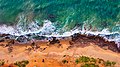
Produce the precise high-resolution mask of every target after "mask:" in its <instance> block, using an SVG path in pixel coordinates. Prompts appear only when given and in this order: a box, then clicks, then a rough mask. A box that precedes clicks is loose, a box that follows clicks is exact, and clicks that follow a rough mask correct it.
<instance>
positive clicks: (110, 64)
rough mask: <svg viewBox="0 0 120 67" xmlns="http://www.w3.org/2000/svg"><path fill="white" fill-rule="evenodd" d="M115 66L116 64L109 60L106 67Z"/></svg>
mask: <svg viewBox="0 0 120 67" xmlns="http://www.w3.org/2000/svg"><path fill="white" fill-rule="evenodd" d="M115 64H116V62H110V61H109V60H107V61H106V62H105V66H114V65H115Z"/></svg>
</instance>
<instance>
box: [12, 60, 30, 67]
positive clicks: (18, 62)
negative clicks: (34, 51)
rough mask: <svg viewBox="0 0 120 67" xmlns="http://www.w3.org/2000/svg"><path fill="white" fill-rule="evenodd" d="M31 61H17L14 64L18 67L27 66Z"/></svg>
mask: <svg viewBox="0 0 120 67" xmlns="http://www.w3.org/2000/svg"><path fill="white" fill-rule="evenodd" d="M28 63H29V61H27V60H24V61H17V62H16V63H14V65H16V66H18V67H26V65H27V64H28Z"/></svg>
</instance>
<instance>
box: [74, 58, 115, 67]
mask: <svg viewBox="0 0 120 67" xmlns="http://www.w3.org/2000/svg"><path fill="white" fill-rule="evenodd" d="M75 63H76V64H79V63H80V64H82V66H81V67H99V65H103V66H110V67H111V66H112V67H114V66H115V64H116V62H111V61H109V60H107V61H104V60H103V59H100V58H97V59H95V58H90V57H86V56H81V57H79V58H77V59H76V60H75Z"/></svg>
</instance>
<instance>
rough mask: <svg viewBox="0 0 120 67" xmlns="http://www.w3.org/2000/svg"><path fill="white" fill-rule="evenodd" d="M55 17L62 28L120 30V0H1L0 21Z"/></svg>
mask: <svg viewBox="0 0 120 67" xmlns="http://www.w3.org/2000/svg"><path fill="white" fill-rule="evenodd" d="M44 20H49V21H51V22H52V23H53V24H54V26H55V27H56V30H59V32H65V31H70V30H71V29H74V28H76V27H77V28H79V29H81V30H82V28H83V27H84V28H85V29H87V31H88V30H92V31H102V30H103V29H108V30H109V31H110V32H116V31H117V32H120V0H0V24H7V25H16V26H17V24H21V26H22V28H24V30H26V29H27V28H28V26H29V23H32V22H37V24H38V25H39V26H41V27H42V26H43V24H44V23H45V22H43V21H44Z"/></svg>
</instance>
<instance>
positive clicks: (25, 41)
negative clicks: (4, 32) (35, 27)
mask: <svg viewBox="0 0 120 67" xmlns="http://www.w3.org/2000/svg"><path fill="white" fill-rule="evenodd" d="M16 40H17V41H18V42H20V43H27V42H28V41H29V40H28V39H27V38H26V37H25V36H19V37H18V38H17V39H16Z"/></svg>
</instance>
